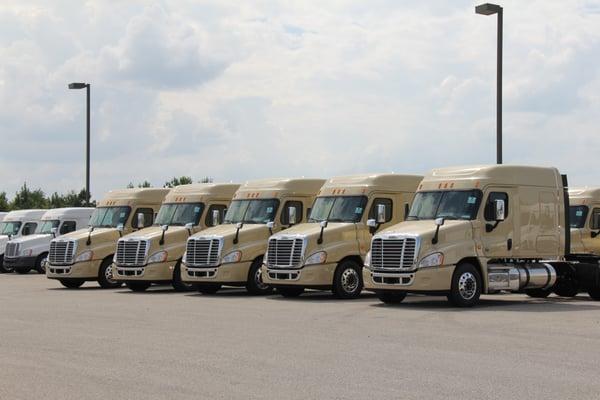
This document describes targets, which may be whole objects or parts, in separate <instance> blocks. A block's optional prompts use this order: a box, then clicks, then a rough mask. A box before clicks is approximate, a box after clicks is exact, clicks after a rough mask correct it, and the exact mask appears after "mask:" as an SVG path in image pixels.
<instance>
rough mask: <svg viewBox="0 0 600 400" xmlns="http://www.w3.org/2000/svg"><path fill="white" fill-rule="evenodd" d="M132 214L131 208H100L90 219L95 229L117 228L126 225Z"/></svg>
mask: <svg viewBox="0 0 600 400" xmlns="http://www.w3.org/2000/svg"><path fill="white" fill-rule="evenodd" d="M130 212H131V208H130V207H98V208H96V209H95V210H94V213H93V214H92V218H90V225H91V226H93V227H95V228H116V227H117V225H119V224H123V225H125V223H126V222H127V218H128V217H129V213H130Z"/></svg>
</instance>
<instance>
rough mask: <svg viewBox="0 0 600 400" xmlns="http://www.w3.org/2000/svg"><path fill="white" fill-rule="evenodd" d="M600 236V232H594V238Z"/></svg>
mask: <svg viewBox="0 0 600 400" xmlns="http://www.w3.org/2000/svg"><path fill="white" fill-rule="evenodd" d="M598 235H600V230H599V231H597V232H594V231H592V238H595V237H596V236H598Z"/></svg>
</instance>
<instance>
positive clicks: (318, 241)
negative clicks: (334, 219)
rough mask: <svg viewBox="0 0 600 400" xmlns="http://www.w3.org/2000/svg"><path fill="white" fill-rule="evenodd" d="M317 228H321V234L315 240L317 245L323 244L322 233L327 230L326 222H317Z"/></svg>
mask: <svg viewBox="0 0 600 400" xmlns="http://www.w3.org/2000/svg"><path fill="white" fill-rule="evenodd" d="M319 226H320V227H321V233H320V234H319V238H318V239H317V244H322V243H323V231H324V230H325V228H327V220H324V221H321V222H319Z"/></svg>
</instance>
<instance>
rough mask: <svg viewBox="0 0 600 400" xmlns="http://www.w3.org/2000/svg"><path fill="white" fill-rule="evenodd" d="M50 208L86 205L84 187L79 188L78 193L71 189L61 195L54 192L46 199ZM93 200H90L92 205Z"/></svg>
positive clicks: (93, 203)
mask: <svg viewBox="0 0 600 400" xmlns="http://www.w3.org/2000/svg"><path fill="white" fill-rule="evenodd" d="M48 203H49V206H50V208H61V207H87V203H86V201H85V189H81V191H79V193H77V192H75V191H74V190H71V191H70V192H68V193H67V194H64V195H61V194H58V193H57V192H54V193H53V194H52V196H50V198H49V199H48ZM95 203H96V202H95V201H94V202H92V206H94V205H95Z"/></svg>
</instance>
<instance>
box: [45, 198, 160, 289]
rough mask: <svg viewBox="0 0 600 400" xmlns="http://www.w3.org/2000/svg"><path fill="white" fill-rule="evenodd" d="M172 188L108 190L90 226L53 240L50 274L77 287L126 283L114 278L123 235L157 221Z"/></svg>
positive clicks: (64, 283) (49, 255) (72, 287)
mask: <svg viewBox="0 0 600 400" xmlns="http://www.w3.org/2000/svg"><path fill="white" fill-rule="evenodd" d="M168 192H169V189H153V188H144V189H122V190H113V191H110V192H108V194H107V195H106V197H104V198H103V199H102V200H100V201H99V202H98V204H97V207H96V209H95V210H94V213H93V214H92V217H91V218H90V223H89V227H88V228H87V229H79V230H77V231H75V232H71V233H67V234H66V235H62V236H60V237H57V238H56V239H52V241H51V242H50V251H49V253H48V263H47V266H46V276H47V277H48V278H49V279H56V280H58V281H59V282H60V283H61V284H62V285H63V286H64V287H66V288H69V289H75V288H78V287H80V286H81V285H83V283H84V282H85V281H97V282H98V284H99V285H100V286H101V287H102V288H116V287H119V286H121V285H122V284H123V283H122V282H119V281H116V280H115V279H114V278H113V273H112V264H113V256H114V252H115V248H116V245H117V241H118V240H119V238H121V237H122V236H124V235H126V234H128V233H131V232H133V231H137V230H140V229H143V228H146V227H148V226H151V225H152V224H153V223H154V219H155V217H156V213H157V212H158V209H159V208H160V205H161V203H162V201H163V200H164V198H165V196H166V195H167V193H168Z"/></svg>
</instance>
